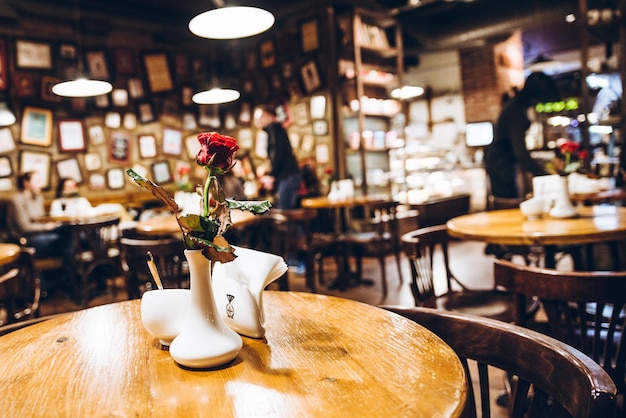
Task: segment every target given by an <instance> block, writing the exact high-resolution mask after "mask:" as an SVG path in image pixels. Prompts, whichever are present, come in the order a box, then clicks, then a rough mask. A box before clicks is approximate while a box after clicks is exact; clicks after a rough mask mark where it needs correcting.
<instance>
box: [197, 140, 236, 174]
mask: <svg viewBox="0 0 626 418" xmlns="http://www.w3.org/2000/svg"><path fill="white" fill-rule="evenodd" d="M198 141H200V146H201V148H200V151H198V155H197V156H196V162H197V163H198V165H202V166H208V165H210V166H211V167H216V168H220V169H222V170H226V169H228V168H230V166H232V165H233V156H234V155H235V153H236V152H237V150H238V149H239V145H238V144H237V140H236V139H235V138H232V137H230V136H226V135H220V134H218V133H217V132H203V133H201V134H200V135H198Z"/></svg>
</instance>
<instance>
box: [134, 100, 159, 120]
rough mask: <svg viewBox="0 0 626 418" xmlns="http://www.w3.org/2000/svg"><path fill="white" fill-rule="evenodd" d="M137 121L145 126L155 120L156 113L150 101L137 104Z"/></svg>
mask: <svg viewBox="0 0 626 418" xmlns="http://www.w3.org/2000/svg"><path fill="white" fill-rule="evenodd" d="M136 106H137V119H138V120H139V123H141V124H146V123H150V122H154V121H155V120H156V112H155V110H154V105H153V104H152V102H151V101H147V100H146V101H141V102H137V104H136Z"/></svg>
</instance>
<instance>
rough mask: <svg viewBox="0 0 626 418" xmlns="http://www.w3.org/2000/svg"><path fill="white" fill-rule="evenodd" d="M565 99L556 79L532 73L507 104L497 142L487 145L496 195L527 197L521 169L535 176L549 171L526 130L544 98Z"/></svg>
mask: <svg viewBox="0 0 626 418" xmlns="http://www.w3.org/2000/svg"><path fill="white" fill-rule="evenodd" d="M559 100H561V95H560V93H559V89H558V87H557V85H556V83H555V81H554V80H553V79H551V78H550V77H548V76H547V75H546V74H544V73H540V72H538V73H532V74H530V75H529V76H528V78H527V79H526V83H525V84H524V88H523V89H522V90H521V91H519V92H518V93H517V94H516V95H515V96H514V97H513V98H512V99H511V100H509V102H508V103H507V104H506V106H505V107H504V109H503V110H502V113H501V114H500V117H499V118H498V122H497V124H496V131H495V135H494V139H493V142H492V143H491V144H490V145H488V146H487V147H486V148H485V169H486V171H487V175H488V176H489V181H490V183H491V194H492V195H493V196H494V197H504V198H518V197H522V198H523V197H524V195H523V191H520V190H518V186H517V176H518V173H519V172H522V173H523V172H527V173H531V174H532V175H533V176H539V175H544V174H548V173H547V171H546V169H545V168H544V167H543V166H542V165H541V164H539V163H538V162H537V161H535V160H534V159H533V158H532V156H531V155H530V153H529V152H528V149H527V148H526V132H527V130H528V128H529V127H530V126H531V122H530V119H529V117H528V111H529V110H532V108H533V107H534V106H535V105H536V104H537V103H541V102H554V101H559Z"/></svg>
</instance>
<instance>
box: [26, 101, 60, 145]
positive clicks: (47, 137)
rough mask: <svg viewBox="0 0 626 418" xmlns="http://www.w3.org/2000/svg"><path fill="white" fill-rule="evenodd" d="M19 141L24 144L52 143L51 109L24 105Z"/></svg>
mask: <svg viewBox="0 0 626 418" xmlns="http://www.w3.org/2000/svg"><path fill="white" fill-rule="evenodd" d="M20 142H21V143H22V144H26V145H36V146H38V147H49V146H50V145H52V110H50V109H44V108H41V107H34V106H25V107H24V111H23V112H22V129H21V137H20Z"/></svg>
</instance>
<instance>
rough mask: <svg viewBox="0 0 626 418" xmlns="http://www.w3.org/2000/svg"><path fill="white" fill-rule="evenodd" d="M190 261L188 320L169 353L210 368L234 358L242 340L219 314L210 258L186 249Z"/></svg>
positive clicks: (180, 361)
mask: <svg viewBox="0 0 626 418" xmlns="http://www.w3.org/2000/svg"><path fill="white" fill-rule="evenodd" d="M185 257H186V258H187V262H188V263H189V275H190V285H189V288H190V292H191V307H190V312H189V316H188V320H187V322H186V323H185V325H184V326H183V329H182V330H181V332H180V334H178V336H177V337H176V338H174V340H173V341H172V343H171V345H170V355H171V356H172V358H173V359H174V360H175V361H176V363H178V364H180V365H181V366H184V367H189V368H211V367H217V366H221V365H223V364H226V363H228V362H230V361H231V360H233V359H234V358H235V357H237V354H239V351H240V350H241V347H242V344H243V343H242V340H241V337H240V336H239V334H237V333H236V332H235V331H233V330H231V329H230V328H229V327H228V326H227V325H226V324H225V323H224V321H223V319H222V317H221V316H220V315H219V313H218V310H217V306H216V304H215V299H214V297H213V287H212V284H211V262H210V261H209V260H207V259H206V258H205V257H204V255H202V250H185Z"/></svg>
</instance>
